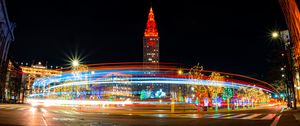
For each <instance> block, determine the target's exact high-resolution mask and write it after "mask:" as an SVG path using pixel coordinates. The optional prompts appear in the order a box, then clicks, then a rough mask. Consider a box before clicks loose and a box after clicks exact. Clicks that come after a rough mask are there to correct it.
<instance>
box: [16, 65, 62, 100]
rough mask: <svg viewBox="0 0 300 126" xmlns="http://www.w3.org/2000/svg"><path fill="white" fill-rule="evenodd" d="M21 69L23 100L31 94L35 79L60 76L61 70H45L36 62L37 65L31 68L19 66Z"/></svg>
mask: <svg viewBox="0 0 300 126" xmlns="http://www.w3.org/2000/svg"><path fill="white" fill-rule="evenodd" d="M21 69H22V72H23V75H22V83H23V84H24V87H25V95H24V97H25V99H26V97H27V96H29V95H30V94H31V93H32V91H33V89H32V84H33V82H34V80H35V79H37V78H41V77H47V76H55V75H61V74H62V71H61V70H54V69H47V67H46V66H45V65H43V64H42V63H41V62H38V63H37V64H35V65H31V66H21ZM25 102H26V101H25Z"/></svg>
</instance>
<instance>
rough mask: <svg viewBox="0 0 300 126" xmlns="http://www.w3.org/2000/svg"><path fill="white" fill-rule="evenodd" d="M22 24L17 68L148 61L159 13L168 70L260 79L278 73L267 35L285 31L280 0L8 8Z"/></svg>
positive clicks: (17, 4)
mask: <svg viewBox="0 0 300 126" xmlns="http://www.w3.org/2000/svg"><path fill="white" fill-rule="evenodd" d="M6 2H7V8H8V14H9V16H10V19H11V21H13V22H16V24H17V27H16V29H15V42H13V44H12V45H11V48H10V53H11V56H12V57H14V59H15V60H16V61H18V62H21V61H23V62H31V61H32V60H44V61H48V64H53V65H60V66H63V65H66V64H68V63H67V62H66V59H67V56H70V55H71V54H74V53H75V52H78V53H80V54H82V56H85V59H84V60H83V62H85V63H103V62H123V61H139V62H141V61H142V50H143V49H142V41H143V33H144V29H145V26H146V21H147V15H148V12H149V8H150V6H151V5H152V7H153V10H154V13H155V20H156V23H157V28H158V31H159V36H160V59H161V62H176V63H182V64H183V66H187V67H189V66H192V65H196V64H197V63H198V62H199V63H200V64H201V65H203V66H204V68H205V69H210V70H218V71H224V72H232V73H240V74H245V75H250V76H253V77H255V76H256V77H258V78H260V77H261V76H268V75H266V74H267V73H268V72H267V71H268V68H269V67H270V66H272V60H274V57H276V56H274V55H275V54H274V53H272V51H273V52H274V50H276V48H277V46H276V43H275V44H274V42H272V41H270V39H269V36H268V32H270V31H271V30H272V29H285V28H286V26H285V24H284V17H283V15H282V12H281V9H280V7H279V4H278V2H277V0H248V1H245V0H235V1H228V0H225V1H191V0H184V1H169V0H153V1H150V0H89V1H83V0H29V1H28V0H26V1H25V0H7V1H6Z"/></svg>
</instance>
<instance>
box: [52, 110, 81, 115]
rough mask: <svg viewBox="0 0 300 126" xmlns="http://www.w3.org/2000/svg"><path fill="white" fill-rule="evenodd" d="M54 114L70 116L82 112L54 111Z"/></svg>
mask: <svg viewBox="0 0 300 126" xmlns="http://www.w3.org/2000/svg"><path fill="white" fill-rule="evenodd" d="M52 112H53V113H57V114H68V115H73V114H80V112H76V111H70V110H54V111H52Z"/></svg>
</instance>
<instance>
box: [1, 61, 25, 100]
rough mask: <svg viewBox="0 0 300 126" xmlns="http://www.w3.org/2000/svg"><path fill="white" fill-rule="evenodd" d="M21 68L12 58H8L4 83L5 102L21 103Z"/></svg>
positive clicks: (22, 93) (22, 94)
mask: <svg viewBox="0 0 300 126" xmlns="http://www.w3.org/2000/svg"><path fill="white" fill-rule="evenodd" d="M21 79H22V70H21V68H20V67H19V66H18V65H17V64H16V63H15V61H14V60H13V59H12V58H9V59H8V66H7V72H6V80H5V84H4V97H3V100H4V101H3V102H5V103H23V102H22V101H23V98H24V97H23V96H24V86H23V85H22V82H21Z"/></svg>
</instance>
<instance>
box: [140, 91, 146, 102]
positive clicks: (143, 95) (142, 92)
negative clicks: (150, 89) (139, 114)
mask: <svg viewBox="0 0 300 126" xmlns="http://www.w3.org/2000/svg"><path fill="white" fill-rule="evenodd" d="M146 95H147V94H146V91H145V90H142V91H141V95H140V100H145V99H146Z"/></svg>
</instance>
